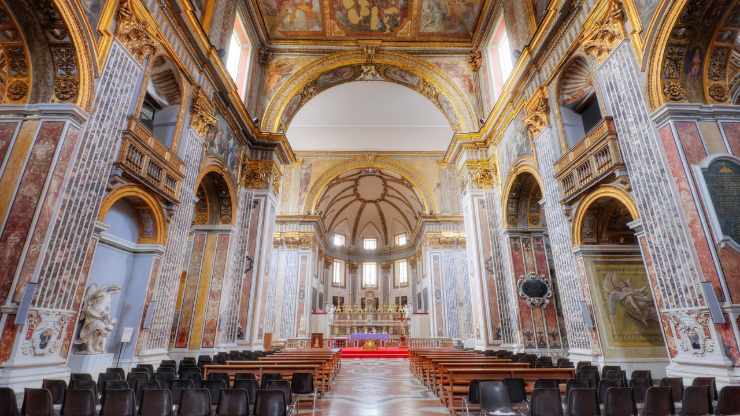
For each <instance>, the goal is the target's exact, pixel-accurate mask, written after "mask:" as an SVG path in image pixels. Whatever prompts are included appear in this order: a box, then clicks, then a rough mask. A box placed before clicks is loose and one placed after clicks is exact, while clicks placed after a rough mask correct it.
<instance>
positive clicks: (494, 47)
mask: <svg viewBox="0 0 740 416" xmlns="http://www.w3.org/2000/svg"><path fill="white" fill-rule="evenodd" d="M486 53H487V55H488V76H489V78H490V80H491V88H492V91H491V93H492V94H493V100H494V101H495V100H496V99H497V98H498V96H499V95H500V94H501V90H502V89H503V88H504V84H505V83H506V81H507V80H508V79H509V75H511V71H512V70H513V69H514V60H513V58H512V56H511V45H510V44H509V35H508V33H507V31H506V22H505V21H504V17H503V15H502V16H501V17H499V19H498V21H497V22H496V26H495V29H494V31H493V34H492V35H491V39H490V40H489V41H488V46H487V47H486Z"/></svg>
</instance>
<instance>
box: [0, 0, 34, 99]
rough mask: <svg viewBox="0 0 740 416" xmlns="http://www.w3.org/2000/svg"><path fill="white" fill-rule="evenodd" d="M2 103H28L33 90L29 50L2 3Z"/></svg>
mask: <svg viewBox="0 0 740 416" xmlns="http://www.w3.org/2000/svg"><path fill="white" fill-rule="evenodd" d="M0 32H2V33H3V38H2V39H1V40H0V102H3V103H19V102H20V103H23V102H27V101H28V98H29V93H30V89H31V70H30V65H31V61H30V59H29V55H28V48H27V46H26V44H25V42H24V41H23V37H22V35H21V31H20V29H19V28H18V25H17V24H16V22H15V21H14V20H13V17H12V16H11V14H10V13H9V12H8V10H7V9H5V7H4V4H3V3H0Z"/></svg>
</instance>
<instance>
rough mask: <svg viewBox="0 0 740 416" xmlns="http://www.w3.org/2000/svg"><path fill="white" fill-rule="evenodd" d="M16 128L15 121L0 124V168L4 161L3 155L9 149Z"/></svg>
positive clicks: (16, 123)
mask: <svg viewBox="0 0 740 416" xmlns="http://www.w3.org/2000/svg"><path fill="white" fill-rule="evenodd" d="M17 127H18V122H17V121H12V122H3V123H0V166H2V163H3V160H5V155H6V154H7V152H8V149H9V148H10V142H12V141H13V136H14V135H15V130H16V128H17Z"/></svg>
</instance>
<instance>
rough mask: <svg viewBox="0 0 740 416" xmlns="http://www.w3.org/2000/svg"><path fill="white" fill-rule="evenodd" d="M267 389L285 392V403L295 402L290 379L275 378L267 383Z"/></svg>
mask: <svg viewBox="0 0 740 416" xmlns="http://www.w3.org/2000/svg"><path fill="white" fill-rule="evenodd" d="M267 390H279V391H282V392H283V396H284V397H285V403H286V404H291V403H293V395H292V392H291V389H290V382H289V381H288V380H273V381H271V382H270V384H268V385H267Z"/></svg>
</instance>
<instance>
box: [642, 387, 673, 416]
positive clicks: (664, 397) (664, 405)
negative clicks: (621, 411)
mask: <svg viewBox="0 0 740 416" xmlns="http://www.w3.org/2000/svg"><path fill="white" fill-rule="evenodd" d="M674 413H676V409H675V407H674V405H673V396H672V395H671V388H670V387H649V388H648V389H647V393H646V394H645V405H644V406H643V407H642V411H641V412H640V415H641V416H670V415H672V414H674Z"/></svg>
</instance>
